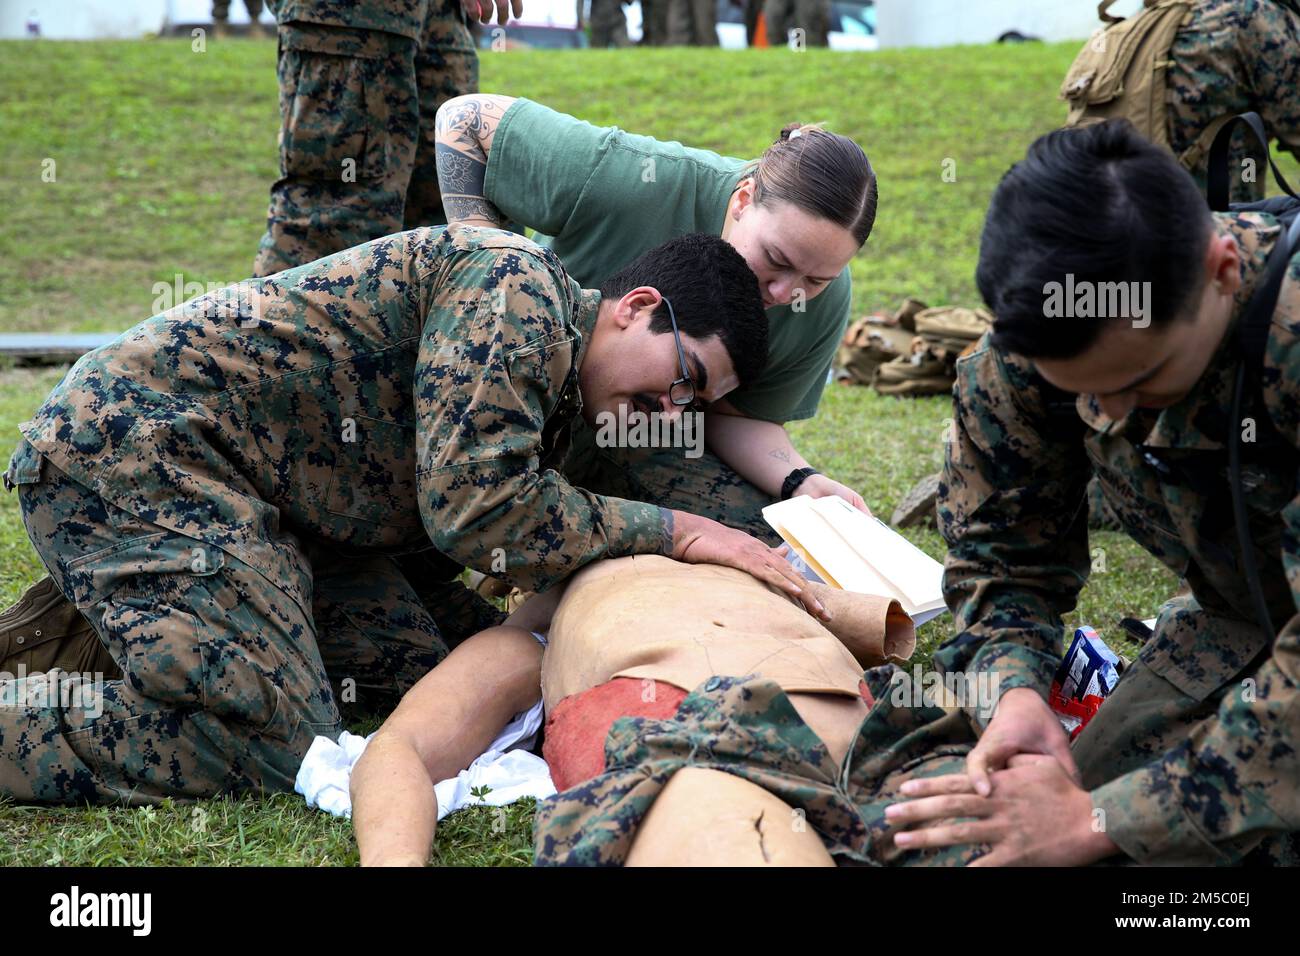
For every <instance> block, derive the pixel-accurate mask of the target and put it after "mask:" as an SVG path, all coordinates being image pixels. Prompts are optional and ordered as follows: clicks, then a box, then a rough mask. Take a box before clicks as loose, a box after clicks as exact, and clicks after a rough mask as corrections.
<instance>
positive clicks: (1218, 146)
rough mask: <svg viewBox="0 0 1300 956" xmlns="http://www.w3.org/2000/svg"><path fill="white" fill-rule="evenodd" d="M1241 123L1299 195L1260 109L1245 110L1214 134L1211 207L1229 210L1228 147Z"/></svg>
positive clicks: (1280, 179)
mask: <svg viewBox="0 0 1300 956" xmlns="http://www.w3.org/2000/svg"><path fill="white" fill-rule="evenodd" d="M1239 126H1245V127H1246V128H1247V129H1249V130H1251V131H1252V132H1253V133H1254V134H1255V138H1256V139H1257V140H1258V141H1259V143H1260V145H1262V146H1263V147H1264V155H1265V156H1267V157H1268V165H1269V166H1270V167H1271V168H1272V170H1273V178H1274V179H1276V180H1277V184H1278V185H1279V186H1281V187H1282V191H1283V192H1284V193H1286V194H1287V195H1288V196H1290V197H1292V198H1293V199H1294V198H1297V197H1296V194H1295V191H1294V190H1292V188H1291V184H1290V183H1288V182H1287V181H1286V177H1285V176H1283V175H1282V171H1281V170H1280V169H1278V168H1277V163H1275V162H1273V154H1272V152H1271V151H1270V150H1269V145H1268V131H1267V130H1265V129H1264V121H1263V120H1262V119H1260V116H1259V114H1258V113H1254V112H1251V113H1241V114H1239V115H1237V116H1234V117H1232V119H1230V120H1228V121H1227V122H1226V123H1224V124H1223V127H1222V128H1221V129H1220V130H1219V132H1218V135H1216V136H1215V137H1214V142H1213V143H1211V144H1210V158H1209V176H1208V178H1207V179H1206V189H1205V197H1206V199H1208V200H1209V201H1210V208H1211V209H1213V210H1214V211H1215V212H1226V211H1227V209H1228V204H1229V202H1230V201H1231V198H1232V188H1231V183H1230V182H1229V180H1230V179H1231V170H1230V165H1229V163H1228V147H1229V146H1230V145H1231V143H1232V134H1233V132H1234V131H1235V130H1236V129H1237V127H1239ZM1269 314H1270V315H1271V314H1272V313H1271V312H1270V313H1269Z"/></svg>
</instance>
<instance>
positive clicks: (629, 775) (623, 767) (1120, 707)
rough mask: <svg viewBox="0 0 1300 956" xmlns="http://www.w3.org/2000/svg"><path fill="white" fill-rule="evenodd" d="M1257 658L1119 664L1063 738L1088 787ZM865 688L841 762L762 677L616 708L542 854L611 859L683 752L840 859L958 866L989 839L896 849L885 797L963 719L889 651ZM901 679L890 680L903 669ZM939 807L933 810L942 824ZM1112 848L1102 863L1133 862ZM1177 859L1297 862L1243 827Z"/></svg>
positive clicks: (934, 766)
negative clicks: (1191, 674) (645, 711)
mask: <svg viewBox="0 0 1300 956" xmlns="http://www.w3.org/2000/svg"><path fill="white" fill-rule="evenodd" d="M1202 613H1203V612H1202V611H1201V610H1200V608H1199V606H1198V605H1196V603H1195V601H1194V599H1192V598H1191V597H1190V596H1179V597H1177V598H1175V599H1173V600H1172V601H1170V602H1169V603H1168V604H1167V605H1166V606H1165V609H1164V610H1163V611H1162V614H1161V624H1163V625H1165V626H1168V627H1185V626H1189V624H1190V625H1194V624H1195V623H1196V622H1195V621H1194V620H1191V619H1194V618H1196V617H1197V616H1198V615H1200V614H1202ZM1256 669H1257V667H1248V668H1247V669H1246V671H1243V672H1242V674H1240V675H1237V676H1236V677H1234V679H1233V680H1231V681H1229V682H1227V683H1226V684H1224V685H1223V686H1222V687H1221V688H1219V690H1218V691H1215V692H1213V693H1210V694H1208V695H1206V696H1204V697H1201V698H1198V697H1194V696H1189V695H1188V694H1186V693H1184V692H1183V691H1181V690H1179V689H1178V688H1176V687H1175V686H1174V685H1173V684H1171V683H1170V682H1169V681H1167V680H1165V679H1164V678H1163V677H1161V676H1159V675H1158V674H1156V673H1155V672H1154V671H1152V670H1151V668H1149V667H1148V666H1147V665H1146V663H1145V662H1144V661H1143V660H1142V659H1141V658H1139V659H1138V660H1136V661H1134V662H1133V664H1132V665H1130V666H1129V667H1128V668H1127V669H1126V670H1125V672H1124V675H1123V677H1122V678H1121V679H1120V682H1119V684H1118V685H1117V686H1116V688H1115V690H1114V692H1113V693H1112V695H1111V696H1110V698H1109V699H1108V700H1107V701H1106V703H1105V705H1104V706H1103V707H1102V708H1101V709H1100V710H1099V711H1098V712H1097V714H1096V716H1094V717H1093V719H1092V720H1091V721H1090V722H1089V724H1088V726H1087V727H1085V728H1084V730H1083V732H1082V733H1081V734H1080V735H1079V737H1078V738H1077V739H1076V740H1075V741H1074V743H1073V745H1072V747H1071V752H1072V754H1073V756H1074V759H1075V762H1076V763H1077V764H1078V767H1079V771H1080V773H1081V774H1082V778H1083V779H1082V783H1083V786H1084V788H1085V789H1087V790H1094V789H1096V788H1098V787H1100V786H1101V785H1102V784H1104V783H1106V782H1108V781H1110V780H1114V779H1115V778H1117V777H1120V776H1123V775H1124V774H1127V773H1130V772H1133V771H1136V770H1138V769H1140V768H1142V767H1144V766H1146V765H1147V764H1149V763H1150V762H1151V761H1152V760H1155V759H1157V758H1158V757H1159V756H1160V755H1161V754H1164V753H1168V752H1170V751H1174V750H1176V749H1177V748H1178V747H1180V746H1181V745H1184V744H1185V743H1186V742H1187V740H1188V739H1190V738H1193V737H1194V736H1195V734H1196V728H1197V725H1198V724H1200V723H1201V722H1202V721H1205V720H1208V719H1210V718H1212V717H1213V715H1214V713H1215V711H1216V710H1217V709H1218V704H1219V701H1220V700H1221V699H1222V695H1223V694H1224V693H1229V692H1231V691H1232V689H1233V688H1235V687H1237V686H1239V685H1240V682H1241V680H1243V679H1245V678H1246V677H1249V676H1250V674H1251V673H1253V672H1254V670H1256ZM864 678H865V680H866V681H867V684H868V686H869V688H870V689H871V692H872V694H873V696H874V697H875V699H876V703H875V705H874V706H873V707H872V709H871V712H870V713H869V714H868V715H867V717H866V718H865V719H864V720H863V723H862V725H861V727H860V728H859V730H858V737H857V740H856V741H855V743H854V745H853V746H852V748H851V749H850V752H849V754H848V755H847V756H846V758H845V761H844V763H843V765H842V766H837V765H836V764H835V763H834V762H833V761H832V760H831V759H830V755H829V753H828V752H827V751H826V748H825V746H824V745H823V744H822V743H821V741H820V739H819V738H818V737H817V736H816V734H814V733H813V732H812V731H811V730H810V729H809V728H808V727H807V725H806V724H805V723H804V722H803V720H802V718H801V717H800V716H799V715H798V713H797V712H796V711H795V710H794V708H793V706H792V705H791V704H790V702H789V700H788V699H787V698H786V697H785V695H784V693H783V692H782V691H781V689H780V688H779V687H778V686H777V685H776V684H775V683H773V682H772V681H768V680H762V679H755V678H748V679H746V678H735V677H715V678H711V679H710V680H709V681H707V682H706V683H704V684H702V685H701V686H699V687H697V688H696V689H695V690H694V691H693V692H692V693H691V694H690V695H688V696H687V698H686V699H685V700H684V701H683V702H682V704H681V706H680V707H679V708H678V710H677V713H676V714H675V715H674V716H673V717H671V718H668V719H666V720H656V719H652V718H623V719H621V720H619V721H616V722H615V724H614V727H613V728H612V730H611V731H610V734H609V737H608V739H607V740H606V744H605V752H606V769H605V772H604V773H602V774H601V775H599V776H597V777H595V778H593V779H591V780H589V781H586V782H584V783H582V784H579V785H577V786H575V787H573V788H570V789H569V790H566V791H564V792H562V793H559V794H557V795H556V796H554V797H552V798H550V799H548V800H546V801H545V802H543V803H542V805H541V807H540V808H539V812H538V817H537V822H536V824H535V826H534V836H535V847H534V853H535V861H536V862H537V863H538V864H541V865H565V864H569V865H587V866H590V865H617V864H620V863H622V862H623V861H624V859H625V858H626V856H627V852H628V850H629V849H630V848H631V845H632V842H633V840H634V839H635V836H636V832H637V829H638V828H639V827H640V824H641V821H642V819H643V818H644V816H645V814H646V813H647V812H648V811H649V809H650V806H651V804H653V802H654V800H655V798H656V797H657V796H658V794H659V792H660V791H661V790H662V789H663V787H664V786H665V785H666V784H667V782H668V781H669V779H671V777H672V775H673V774H674V773H676V772H677V771H678V770H681V769H683V768H685V767H687V766H692V767H706V768H712V769H716V770H721V771H724V772H727V773H733V774H736V775H738V776H741V777H743V778H745V779H747V780H750V781H751V782H753V783H756V784H758V785H759V786H761V787H763V788H764V789H766V790H768V791H769V792H771V793H773V794H775V795H776V796H778V797H780V798H781V799H782V800H784V801H785V802H786V803H788V804H789V805H790V806H791V808H792V811H793V814H794V816H793V817H792V825H798V826H808V827H811V828H813V829H814V830H815V831H816V832H817V833H818V835H819V836H820V837H821V838H822V842H823V843H824V844H825V845H826V848H827V850H828V851H829V852H830V853H831V855H832V856H833V857H834V858H835V859H836V861H837V862H839V863H840V864H841V865H844V864H849V865H853V864H858V865H862V864H865V865H887V866H918V865H919V866H963V865H965V864H967V863H969V862H970V861H971V860H973V859H976V858H977V857H979V856H982V855H983V854H984V853H985V852H987V849H988V848H987V847H986V846H981V845H967V846H956V847H950V848H942V849H933V850H901V849H900V848H898V847H896V846H895V845H894V842H893V832H894V831H893V830H892V829H891V827H890V826H889V825H888V824H887V823H886V821H885V815H884V814H885V808H886V807H888V806H889V805H890V804H891V803H895V802H898V801H899V800H900V799H902V795H901V787H902V785H903V784H904V783H905V782H907V781H908V780H912V779H917V778H922V777H935V776H940V775H943V774H950V773H962V772H964V770H965V761H966V755H967V754H968V753H969V752H970V750H971V748H972V747H973V746H974V743H975V741H976V739H977V738H976V734H975V731H974V729H973V727H972V724H971V722H970V720H969V719H968V718H967V716H966V715H965V714H964V713H963V712H962V711H960V710H958V709H956V708H943V707H939V706H936V705H934V704H933V703H932V702H931V701H929V700H928V699H927V698H926V697H925V694H924V688H920V687H914V686H913V683H912V678H911V676H910V675H908V674H906V673H903V672H899V671H898V670H896V669H895V668H894V667H893V666H892V665H889V666H887V667H883V668H875V669H873V670H871V671H868V672H867V673H866V674H865V675H864ZM900 679H901V680H900ZM1217 798H1222V799H1225V800H1230V799H1232V797H1231V795H1228V794H1220V795H1216V794H1214V793H1213V792H1209V791H1207V789H1206V788H1205V787H1201V788H1199V789H1196V788H1190V789H1186V790H1177V791H1172V792H1169V793H1154V794H1149V795H1146V796H1145V797H1144V798H1143V799H1144V800H1145V801H1146V804H1145V805H1144V806H1143V807H1138V808H1131V809H1135V810H1137V811H1138V812H1143V811H1146V812H1149V813H1151V814H1152V815H1153V816H1157V817H1158V818H1161V819H1165V818H1167V814H1168V813H1169V812H1170V810H1171V806H1170V802H1171V801H1174V802H1176V801H1178V800H1182V799H1196V800H1209V799H1217ZM945 822H947V821H938V822H937V823H936V824H932V825H941V824H943V823H945ZM1132 862H1133V861H1132V860H1131V859H1129V858H1127V857H1123V856H1120V857H1111V858H1109V859H1107V860H1105V861H1103V865H1116V864H1119V865H1123V864H1126V863H1132ZM1153 862H1158V863H1162V864H1182V865H1213V864H1219V865H1237V864H1246V865H1274V866H1294V865H1297V864H1300V834H1295V833H1291V834H1273V835H1265V836H1262V837H1257V838H1255V839H1253V840H1252V839H1245V840H1243V841H1241V842H1239V843H1238V844H1237V845H1234V846H1233V847H1231V849H1227V848H1225V847H1223V846H1218V847H1217V848H1216V846H1213V845H1211V844H1210V843H1209V842H1208V841H1207V842H1206V843H1205V844H1204V846H1203V847H1202V848H1201V849H1200V851H1199V852H1196V853H1194V854H1191V855H1180V856H1177V857H1174V856H1172V855H1171V856H1167V857H1164V858H1156V859H1155V860H1153Z"/></svg>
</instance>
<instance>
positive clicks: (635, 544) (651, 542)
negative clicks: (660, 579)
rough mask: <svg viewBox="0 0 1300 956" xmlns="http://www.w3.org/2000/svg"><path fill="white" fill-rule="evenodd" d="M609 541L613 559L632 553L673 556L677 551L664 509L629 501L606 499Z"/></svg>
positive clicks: (609, 550) (606, 534)
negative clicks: (669, 533) (675, 550)
mask: <svg viewBox="0 0 1300 956" xmlns="http://www.w3.org/2000/svg"><path fill="white" fill-rule="evenodd" d="M605 540H606V541H607V542H608V554H609V557H611V558H621V557H624V556H626V555H629V554H662V555H671V554H672V550H673V547H672V545H673V543H672V540H671V539H670V538H669V537H668V533H667V529H666V527H665V522H664V517H663V509H662V508H660V507H658V506H657V505H651V504H646V503H645V502H643V501H628V500H627V499H625V498H606V499H605Z"/></svg>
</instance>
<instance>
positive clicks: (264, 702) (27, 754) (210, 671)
mask: <svg viewBox="0 0 1300 956" xmlns="http://www.w3.org/2000/svg"><path fill="white" fill-rule="evenodd" d="M11 474H12V475H13V476H14V479H15V481H16V482H17V485H18V488H19V503H20V506H21V508H22V512H23V518H24V521H25V523H26V526H27V531H28V535H29V536H30V538H31V540H32V544H33V545H34V547H35V548H36V551H37V554H38V555H39V556H40V558H41V560H42V562H43V563H44V564H45V566H46V568H47V569H49V571H50V573H51V575H52V577H53V578H54V581H55V584H56V585H57V586H58V588H59V590H60V591H61V592H63V593H64V594H65V595H67V596H68V597H69V598H70V599H71V600H72V601H73V602H74V603H75V604H76V605H77V607H78V608H79V609H80V610H81V612H82V613H83V614H85V615H86V617H87V618H88V619H89V621H90V623H91V624H92V626H93V628H94V630H95V632H96V634H97V636H98V639H99V641H101V642H102V644H103V646H104V647H105V648H106V649H107V651H108V653H109V654H110V655H111V656H112V658H113V659H114V661H115V662H116V664H117V666H118V669H119V670H120V676H119V675H117V674H114V675H111V676H110V675H105V678H106V679H104V680H103V681H102V683H98V684H97V685H96V686H97V689H98V691H99V694H97V695H95V698H94V699H91V700H88V699H87V697H86V696H84V695H83V696H81V697H79V698H76V697H63V696H60V697H59V698H58V699H53V700H51V699H50V698H51V696H53V695H50V694H49V693H44V696H43V698H38V696H37V695H38V694H39V693H41V691H40V690H39V688H40V687H43V686H45V683H44V681H43V679H41V681H40V682H39V683H38V682H37V681H36V680H35V679H33V678H27V679H26V680H25V681H5V682H0V795H3V796H9V797H12V798H14V799H17V800H19V801H24V802H37V803H76V802H81V801H83V800H87V801H92V802H101V801H108V800H123V801H125V802H128V803H132V804H143V803H156V802H158V801H159V800H161V799H162V798H164V797H172V798H174V799H182V800H184V799H193V798H198V797H206V796H213V795H216V794H218V793H223V792H236V791H240V790H264V791H280V790H286V791H287V790H292V788H293V781H294V776H295V775H296V773H297V769H298V765H299V763H300V762H301V760H302V757H303V755H304V754H305V753H306V750H307V748H308V747H309V746H310V744H311V741H312V738H313V737H315V736H316V735H317V734H327V735H336V734H337V733H338V732H339V730H340V729H341V721H340V716H339V710H338V706H337V702H336V701H337V700H338V699H339V697H338V696H336V695H341V696H342V697H343V699H344V700H346V699H348V695H349V693H350V692H351V693H354V694H355V699H356V700H357V702H358V703H372V702H377V701H380V700H383V701H386V702H391V701H392V700H394V699H396V697H397V696H399V695H400V694H401V693H403V692H405V691H406V690H407V689H408V688H409V687H410V686H411V685H412V684H414V683H415V681H417V680H419V679H420V677H422V676H423V675H424V674H425V673H427V672H428V671H429V669H430V668H432V667H433V666H434V665H436V664H437V663H438V661H440V660H441V659H442V658H443V657H444V656H445V655H446V653H447V645H446V643H445V642H444V640H443V637H442V634H441V632H440V629H439V627H438V624H436V623H435V622H434V620H433V618H432V616H431V615H430V614H429V612H428V611H427V610H426V608H425V606H424V604H423V601H424V600H428V601H435V600H437V599H438V598H439V597H440V596H441V594H442V593H446V594H452V592H453V591H456V592H463V594H464V595H467V596H468V595H470V592H468V591H467V590H466V589H465V588H464V587H463V586H462V585H460V584H459V582H456V581H450V582H448V581H442V582H433V581H432V580H431V573H430V570H431V569H429V568H428V567H426V568H424V569H420V568H417V567H416V566H415V565H416V564H420V563H424V564H426V565H427V564H428V563H429V561H430V559H427V558H424V557H422V556H416V558H413V559H408V560H407V562H406V563H405V566H404V568H403V569H399V567H398V562H396V561H394V560H393V559H389V558H386V557H381V556H374V555H369V556H361V557H357V556H342V555H338V554H336V553H332V552H331V551H329V550H328V549H327V548H326V547H324V546H323V545H318V544H317V545H312V544H303V543H301V542H300V541H299V540H298V539H297V538H295V537H294V536H293V535H290V534H287V533H283V534H275V535H269V536H266V537H265V538H264V540H263V541H261V542H259V544H260V545H262V546H264V547H266V548H271V549H275V550H277V551H278V552H279V553H280V555H281V556H283V557H284V558H286V559H287V560H288V561H289V562H291V566H292V567H293V568H294V569H295V571H296V573H297V575H298V576H299V578H300V580H302V581H303V582H306V583H307V587H306V593H307V595H311V594H312V587H313V583H312V582H313V577H314V578H315V587H316V588H317V589H324V590H325V591H326V592H328V593H327V594H326V597H327V598H328V600H326V601H324V602H320V601H316V602H314V603H316V604H317V605H318V606H317V608H316V610H315V612H313V608H311V607H304V606H303V601H302V596H303V593H302V590H301V589H298V588H294V589H288V588H285V587H280V586H278V582H274V581H271V580H269V579H268V578H267V577H265V576H264V575H263V574H261V573H260V572H259V571H257V570H255V569H254V568H253V567H251V566H250V565H248V564H246V563H245V562H243V561H241V560H240V559H239V558H237V557H235V556H234V555H233V554H231V553H229V552H226V551H223V550H218V549H216V548H213V547H211V546H209V545H207V544H206V543H205V542H202V541H199V540H197V539H194V538H190V537H187V536H185V535H181V534H177V533H175V532H172V531H169V530H167V529H165V528H162V527H160V526H158V525H153V524H150V523H148V522H146V521H143V520H141V519H139V518H137V517H135V516H134V515H132V514H130V513H128V512H126V511H123V510H122V509H119V508H116V507H114V506H113V505H111V504H109V503H107V502H105V501H104V500H103V499H101V498H100V497H99V496H97V495H96V494H94V493H93V492H91V491H89V490H88V489H86V488H84V487H83V486H81V485H79V484H77V483H76V482H74V481H73V480H72V479H70V478H69V477H68V476H67V475H65V474H64V473H63V472H61V471H60V470H59V469H57V468H55V467H54V466H53V465H51V464H50V463H49V462H47V461H44V460H43V459H42V458H41V456H40V455H39V454H38V453H36V452H35V451H34V449H32V448H31V446H30V445H28V444H27V443H26V442H23V443H22V444H20V446H19V449H18V452H17V453H16V454H15V465H14V467H13V469H12V471H11ZM421 570H423V571H424V572H425V573H424V574H423V580H425V581H428V582H429V583H428V584H427V585H426V590H425V593H424V594H423V595H421V594H417V593H416V592H415V590H414V589H413V588H412V587H411V586H410V585H409V584H408V583H407V577H406V575H408V574H410V575H412V576H416V577H418V576H420V574H419V572H420V571H421ZM317 596H319V595H317ZM452 603H455V602H454V601H453V602H452ZM322 604H323V608H322V607H321V605H322ZM479 611H484V614H483V615H482V616H480V615H479V614H478V613H477V612H479ZM449 620H452V621H453V624H454V626H455V628H456V629H457V630H458V632H460V634H461V636H464V634H465V633H466V632H468V633H472V632H473V630H477V629H478V628H479V627H481V626H487V625H488V624H490V623H494V622H495V612H493V611H491V609H485V606H482V605H481V602H479V603H478V604H475V603H474V602H473V601H461V602H460V604H459V605H458V611H457V613H456V614H455V615H452V617H451V618H449ZM331 676H332V678H333V679H332V680H331ZM331 684H333V686H331Z"/></svg>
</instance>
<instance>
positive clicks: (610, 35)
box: [591, 0, 632, 50]
mask: <svg viewBox="0 0 1300 956" xmlns="http://www.w3.org/2000/svg"><path fill="white" fill-rule="evenodd" d="M631 42H632V41H631V40H630V39H628V35H627V16H626V15H625V14H624V13H623V0H591V45H592V46H593V47H595V48H596V49H598V50H603V49H604V48H605V47H608V46H628V45H629V44H630V43H631Z"/></svg>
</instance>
